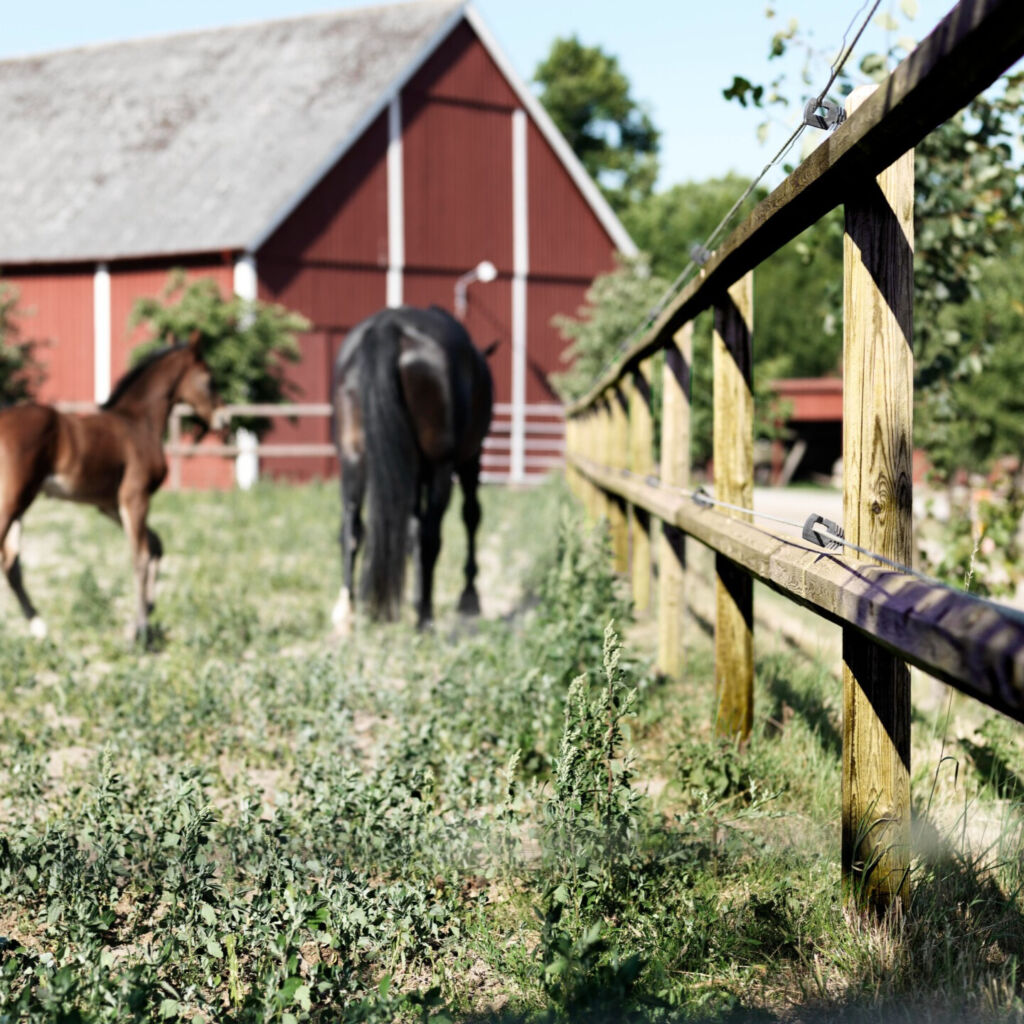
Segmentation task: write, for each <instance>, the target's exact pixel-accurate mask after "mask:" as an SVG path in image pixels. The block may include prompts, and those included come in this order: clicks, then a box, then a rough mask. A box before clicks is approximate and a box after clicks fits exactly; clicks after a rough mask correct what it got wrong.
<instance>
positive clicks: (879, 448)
mask: <svg viewBox="0 0 1024 1024" xmlns="http://www.w3.org/2000/svg"><path fill="white" fill-rule="evenodd" d="M1022 53H1024V17H1022V16H1021V9H1020V0H963V2H961V3H960V4H959V5H958V6H957V7H956V8H955V9H954V10H953V11H952V12H951V13H950V14H949V15H948V16H947V17H946V18H945V19H944V20H943V21H942V22H941V23H940V24H939V25H938V27H937V28H936V29H935V31H934V32H933V33H932V34H931V35H930V36H928V38H927V39H925V40H924V41H923V42H922V43H921V45H920V46H919V47H918V48H917V49H916V50H915V51H914V52H913V53H912V54H911V55H910V56H909V57H908V58H907V60H905V61H904V62H903V63H902V64H901V65H900V66H899V67H898V68H897V69H896V70H895V71H894V72H893V74H892V75H891V76H890V77H889V78H888V79H887V80H886V81H885V82H884V83H883V84H882V85H881V86H879V87H878V88H877V89H874V90H866V91H862V90H858V91H857V92H855V93H854V94H853V95H852V96H851V97H850V100H851V103H850V104H849V111H850V116H849V118H848V119H847V120H846V121H845V123H843V124H842V125H840V126H839V127H838V128H837V129H836V130H835V131H834V133H833V134H832V135H830V136H829V137H828V138H827V139H826V140H825V141H824V142H823V143H822V144H821V146H820V147H819V148H818V149H817V150H815V151H814V153H813V154H812V155H811V156H810V157H808V159H807V160H806V161H805V162H804V163H803V164H802V165H801V166H800V167H799V168H798V169H797V170H796V171H795V172H794V173H793V174H791V175H790V177H789V178H787V179H786V181H785V182H783V183H782V185H780V186H779V187H778V188H777V189H776V190H775V191H774V192H773V193H772V194H771V195H770V196H769V197H768V198H767V199H765V200H764V201H763V202H762V203H761V204H760V205H759V206H758V207H757V208H756V209H755V210H754V212H753V213H752V214H751V215H750V217H749V218H748V219H747V220H746V221H744V223H742V224H741V225H740V226H739V227H738V228H736V230H735V231H733V233H732V234H731V236H730V237H729V238H728V239H727V240H726V241H725V242H724V243H723V245H722V246H721V247H720V248H719V249H718V250H716V251H715V252H714V253H713V254H712V256H711V258H710V260H709V261H708V262H707V263H706V264H705V265H704V266H703V267H702V268H701V270H700V271H699V274H698V275H697V277H696V278H695V279H694V280H692V281H691V282H690V283H689V284H688V285H687V286H686V287H685V288H684V289H683V290H682V291H681V292H680V293H679V295H678V296H677V297H676V298H675V299H674V300H673V301H672V302H671V304H670V305H668V306H667V307H666V308H665V309H664V311H663V312H662V313H661V314H660V315H659V316H658V318H657V319H656V321H655V322H654V323H653V324H652V325H651V326H650V327H649V328H648V329H647V330H646V331H645V332H644V334H643V335H642V336H641V337H639V338H638V339H637V340H636V341H635V342H633V343H632V345H631V346H630V347H629V348H628V350H627V351H626V352H625V353H624V354H623V355H622V357H621V358H620V359H619V360H618V361H617V363H616V364H615V365H614V366H613V367H612V368H611V369H610V370H608V371H607V372H606V373H604V374H603V375H602V376H601V378H600V379H599V380H598V381H597V382H596V383H595V384H594V386H593V387H592V389H591V390H590V392H589V393H588V394H587V395H585V396H584V397H583V398H582V399H580V400H579V401H578V402H576V403H575V404H574V405H572V406H571V407H570V408H569V409H568V411H567V412H568V421H567V434H566V437H567V461H568V470H567V472H568V475H569V479H570V483H571V485H572V486H573V488H574V490H575V491H576V492H577V493H578V494H579V495H580V496H581V498H582V499H583V501H584V502H585V503H586V507H587V508H588V510H589V511H590V512H591V514H592V515H593V516H595V517H604V518H606V519H607V520H608V523H609V527H610V531H611V539H612V551H613V558H614V563H615V566H616V568H617V569H618V570H620V571H623V572H626V571H630V572H631V575H632V586H633V594H634V599H635V603H636V605H637V608H638V609H641V610H642V609H645V608H646V607H648V605H649V604H650V603H651V591H652V572H651V568H652V560H653V559H652V554H651V536H652V531H651V522H652V519H657V520H659V521H660V523H661V530H660V539H659V544H658V552H657V559H656V561H657V568H658V574H657V579H658V599H657V613H658V626H659V628H658V634H659V643H658V663H659V666H660V668H661V669H662V670H663V671H665V672H666V673H669V674H672V675H678V674H679V673H681V672H682V671H683V670H684V667H685V666H684V651H683V646H682V639H681V636H680V627H681V611H682V608H683V606H684V603H685V600H686V543H687V539H688V538H689V537H693V538H695V539H697V540H699V541H701V542H702V543H703V544H705V545H707V546H708V547H709V548H711V549H712V550H713V551H714V552H715V572H716V577H717V584H716V590H717V601H716V621H715V665H716V667H715V684H716V692H717V700H718V713H717V723H716V725H717V728H718V730H719V731H720V732H722V733H725V734H728V735H732V736H735V737H738V738H739V739H740V740H741V741H742V740H745V738H746V737H747V736H748V735H749V732H750V729H751V724H752V721H753V676H754V662H753V614H752V612H753V602H752V588H753V580H754V579H758V580H761V581H763V582H764V583H766V584H768V585H769V586H770V587H772V588H773V589H774V590H776V591H778V592H779V593H781V594H784V595H785V596H787V597H789V598H791V599H792V600H793V601H796V602H798V603H799V604H801V605H803V606H805V607H807V608H810V609H811V610H813V611H814V612H816V613H817V614H818V615H820V616H822V617H823V618H825V619H828V620H830V621H832V622H835V623H838V624H839V625H841V626H842V627H843V753H842V788H843V793H842V870H843V878H844V883H845V886H846V892H847V895H848V897H849V898H852V899H855V900H856V901H858V902H860V903H861V904H863V905H870V906H873V907H876V908H884V907H886V906H888V905H890V904H891V903H892V902H894V901H897V900H899V901H902V900H903V899H904V898H905V897H906V895H907V878H908V867H909V860H910V853H909V851H910V806H911V804H910V781H909V779H910V774H909V760H910V684H909V669H908V667H907V666H908V664H909V665H916V666H918V667H920V668H921V669H923V670H924V671H926V672H928V673H930V674H932V675H934V676H936V677H938V678H939V679H942V680H944V681H945V682H947V683H950V684H951V685H953V686H955V687H957V688H958V689H959V690H961V691H963V692H964V693H967V694H969V695H971V696H972V697H975V698H977V699H978V700H980V701H983V702H985V703H986V704H989V705H991V706H992V707H994V708H997V709H999V710H1000V711H1002V712H1004V713H1005V714H1007V715H1010V716H1012V717H1014V718H1016V719H1017V720H1019V721H1024V616H1022V615H1021V614H1019V613H1018V612H1015V611H1012V610H1010V609H1008V608H1005V607H1002V606H1000V605H997V604H994V603H991V602H987V601H983V600H980V599H977V598H974V597H970V596H968V595H966V594H963V593H960V592H958V591H955V590H952V589H950V588H948V587H945V586H942V585H940V584H938V583H934V582H930V581H928V580H926V579H924V578H922V577H920V576H918V575H916V574H912V573H908V572H904V571H901V570H899V569H896V568H893V564H894V563H896V564H901V565H909V563H910V561H911V557H912V550H911V538H912V524H911V515H912V511H911V501H912V475H911V452H912V443H911V440H912V439H911V424H912V405H913V356H912V313H913V205H914V182H913V157H912V152H911V149H912V147H913V146H914V145H916V143H917V142H918V141H919V140H920V139H922V138H923V137H924V136H925V135H926V134H927V133H928V132H929V131H931V130H932V129H933V128H935V127H936V126H937V125H939V124H941V123H942V122H943V121H944V120H946V119H947V118H949V117H951V116H952V115H953V114H955V113H956V112H957V111H958V110H959V109H960V108H961V107H963V106H964V105H965V104H966V103H967V102H968V101H969V100H970V99H971V98H973V97H974V96H975V95H977V94H978V93H979V92H981V91H982V90H983V89H985V88H986V87H988V86H989V85H990V84H992V83H993V82H994V81H995V80H996V79H997V78H998V77H999V75H1000V74H1001V73H1002V72H1003V71H1004V70H1005V69H1006V68H1007V67H1009V66H1010V65H1011V64H1012V63H1013V62H1014V61H1015V60H1017V59H1018V58H1019V57H1020V56H1021V55H1022ZM840 204H842V205H844V207H845V217H846V239H845V245H844V310H843V312H844V328H843V379H844V403H843V509H844V526H845V539H846V541H847V542H848V543H847V545H846V547H845V549H844V548H843V547H839V546H834V547H829V546H828V542H826V543H825V545H822V544H821V543H819V542H818V541H816V540H815V537H819V538H820V537H821V534H820V532H818V533H815V532H814V531H813V530H812V531H811V532H810V534H809V537H810V539H808V540H805V539H803V538H799V539H798V538H796V537H780V536H775V535H773V534H772V533H770V532H769V531H766V530H763V529H760V528H758V527H756V526H755V525H754V524H753V522H752V521H751V518H750V516H749V514H748V513H747V512H745V511H743V510H748V509H751V508H752V507H753V397H752V390H751V363H752V343H753V336H754V333H755V331H756V327H755V325H754V317H753V303H752V291H753V289H752V271H753V270H754V268H755V267H756V266H757V265H758V264H759V263H760V262H762V261H763V260H764V259H765V258H766V257H768V256H770V255H771V254H772V253H774V252H775V251H777V250H778V249H779V248H781V247H782V246H783V245H785V244H786V243H787V242H788V241H790V240H791V239H792V238H794V237H795V236H796V235H797V234H799V233H800V232H801V231H803V230H804V229H805V228H807V227H809V226H810V225H811V224H813V223H815V222H816V221H817V220H818V219H820V218H821V217H822V216H823V215H824V214H826V213H827V212H829V211H830V210H831V209H833V208H834V207H836V206H839V205H840ZM708 309H712V310H713V311H714V343H713V364H714V365H713V378H714V384H713V408H714V440H713V459H714V478H715V480H714V483H715V502H716V505H709V504H708V503H707V502H703V501H702V502H697V501H695V500H694V498H693V495H692V493H691V492H690V491H689V475H688V474H689V431H690V427H689V408H690V379H691V361H692V352H691V336H692V335H691V332H692V322H693V319H694V317H696V316H697V314H699V313H701V312H703V311H705V310H708ZM659 352H664V354H665V358H664V363H663V365H664V369H663V375H664V379H663V384H664V387H663V407H662V410H661V412H662V415H661V462H660V467H658V472H657V475H655V467H654V465H653V459H652V451H653V428H652V422H653V416H652V409H651V394H652V389H651V386H650V383H651V369H652V363H651V357H652V356H654V355H655V354H656V353H659ZM722 503H725V504H727V505H730V506H734V507H733V508H731V509H728V508H723V507H722ZM806 532H807V531H805V533H806ZM849 543H852V544H855V545H858V546H860V547H861V548H863V549H866V550H868V551H871V552H875V553H877V554H878V555H881V556H882V558H881V559H877V560H876V559H872V558H867V557H856V554H847V551H852V549H850V548H849Z"/></svg>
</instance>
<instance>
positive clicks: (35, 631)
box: [28, 615, 47, 640]
mask: <svg viewBox="0 0 1024 1024" xmlns="http://www.w3.org/2000/svg"><path fill="white" fill-rule="evenodd" d="M28 631H29V632H30V633H31V634H32V635H33V636H34V637H35V638H36V639H37V640H45V639H46V633H47V629H46V623H45V622H43V620H42V619H41V618H40V617H39V616H38V615H33V616H32V618H31V619H29V621H28Z"/></svg>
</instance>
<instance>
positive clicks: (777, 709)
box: [758, 657, 843, 760]
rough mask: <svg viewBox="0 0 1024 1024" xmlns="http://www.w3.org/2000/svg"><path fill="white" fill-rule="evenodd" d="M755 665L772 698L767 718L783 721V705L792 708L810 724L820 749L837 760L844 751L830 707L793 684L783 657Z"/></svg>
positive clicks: (784, 707)
mask: <svg viewBox="0 0 1024 1024" xmlns="http://www.w3.org/2000/svg"><path fill="white" fill-rule="evenodd" d="M758 668H759V676H760V681H761V684H762V685H763V686H764V688H765V689H766V690H767V691H768V693H769V694H770V695H771V698H772V705H771V709H770V710H769V712H768V718H769V719H770V720H772V721H775V722H784V721H785V720H786V718H787V717H788V714H787V712H786V708H792V710H793V711H795V712H796V713H797V714H799V715H800V717H801V718H803V719H804V720H805V721H806V722H807V724H808V725H809V726H810V728H811V731H812V732H813V733H814V735H815V736H816V737H817V740H818V743H819V744H820V745H821V748H822V750H823V751H824V752H825V753H827V754H828V755H829V756H831V757H834V758H836V759H837V760H838V759H839V757H840V756H841V755H842V751H843V737H842V734H841V732H840V730H839V729H838V728H837V727H836V724H835V715H834V712H833V710H832V708H830V707H829V705H828V704H826V703H825V701H824V700H823V699H822V697H821V695H820V694H818V693H815V692H813V691H812V690H810V689H807V688H804V687H800V686H797V685H795V684H794V682H793V679H792V673H791V671H790V670H789V666H787V663H786V660H785V659H783V658H778V657H770V658H766V659H764V660H763V661H761V662H760V663H759V665H758Z"/></svg>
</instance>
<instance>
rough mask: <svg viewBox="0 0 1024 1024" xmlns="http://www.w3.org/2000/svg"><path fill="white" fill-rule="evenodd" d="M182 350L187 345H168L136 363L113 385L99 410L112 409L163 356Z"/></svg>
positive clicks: (183, 343)
mask: <svg viewBox="0 0 1024 1024" xmlns="http://www.w3.org/2000/svg"><path fill="white" fill-rule="evenodd" d="M183 348H188V345H187V343H185V342H178V343H177V344H176V345H169V346H168V347H167V348H161V349H157V351H156V352H154V353H152V355H148V356H146V358H145V359H143V360H142V362H141V363H137V364H136V365H135V366H133V367H132V368H131V369H130V370H129V371H128V372H127V373H126V374H125V375H124V376H123V377H121V379H120V380H119V381H118V382H117V383H116V384H115V385H114V389H113V391H111V392H110V397H109V398H108V399H107V400H106V401H105V402H104V403H103V404H102V405H101V406H100V408H101V409H105V410H110V409H112V408H113V407H114V406H115V405H116V404H117V403H118V402H119V401H120V400H121V399H122V398H124V396H125V393H126V392H127V391H128V389H129V388H130V387H132V385H133V384H135V383H136V381H138V379H139V378H140V377H141V376H142V375H143V374H144V373H145V372H146V371H147V370H148V369H150V367H152V366H153V364H154V363H158V362H160V360H161V359H163V358H164V356H169V355H170V354H171V353H172V352H180V351H181V350H182V349H183Z"/></svg>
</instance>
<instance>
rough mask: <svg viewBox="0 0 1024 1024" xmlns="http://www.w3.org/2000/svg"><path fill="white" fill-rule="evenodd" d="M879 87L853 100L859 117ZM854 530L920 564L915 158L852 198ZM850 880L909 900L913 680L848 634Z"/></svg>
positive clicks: (847, 408)
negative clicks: (914, 459)
mask: <svg viewBox="0 0 1024 1024" xmlns="http://www.w3.org/2000/svg"><path fill="white" fill-rule="evenodd" d="M874 92H875V89H874V87H873V86H866V87H863V88H861V89H857V90H855V91H854V92H853V93H852V94H851V95H850V97H849V98H848V99H847V109H848V111H850V112H852V111H854V110H856V109H857V108H858V107H860V106H861V105H862V104H864V103H866V102H869V97H870V96H871V95H872V93H874ZM843 268H844V269H843V524H844V527H845V531H846V537H847V539H848V540H850V541H852V542H853V543H854V544H859V545H861V546H862V547H865V548H868V549H869V550H871V551H877V552H878V553H879V554H880V555H883V556H885V557H886V558H890V559H893V560H894V561H897V562H902V563H903V564H904V565H909V564H910V562H911V560H912V558H913V508H912V506H913V482H912V481H913V468H912V466H911V452H912V451H913V408H914V357H913V337H914V335H913V315H914V154H913V152H908V153H904V154H903V155H902V156H901V157H900V158H899V159H898V160H897V161H896V162H895V163H894V164H893V165H892V166H891V167H889V168H887V169H886V170H885V171H883V172H882V173H881V174H880V175H878V176H877V177H866V178H865V179H864V180H863V182H862V183H861V185H860V187H859V188H857V189H856V190H854V191H851V192H850V193H849V194H848V198H847V202H846V236H845V240H844V258H843ZM842 860H843V879H844V883H845V886H846V889H847V894H848V897H849V898H850V899H851V900H854V901H855V902H857V903H858V904H860V905H862V906H871V907H873V908H875V909H878V910H883V911H884V910H885V908H886V907H888V906H889V904H890V903H892V902H893V901H894V900H900V901H902V902H905V901H906V899H907V898H908V897H909V893H910V890H909V884H908V877H909V870H910V670H909V668H908V667H907V665H906V663H905V662H904V661H903V660H902V659H901V658H899V657H896V656H894V655H893V654H892V653H891V652H889V651H888V650H885V649H883V648H881V647H879V646H877V645H875V644H866V643H864V639H863V637H862V636H861V634H860V633H859V632H857V631H854V630H852V629H845V630H844V631H843V810H842Z"/></svg>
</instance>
